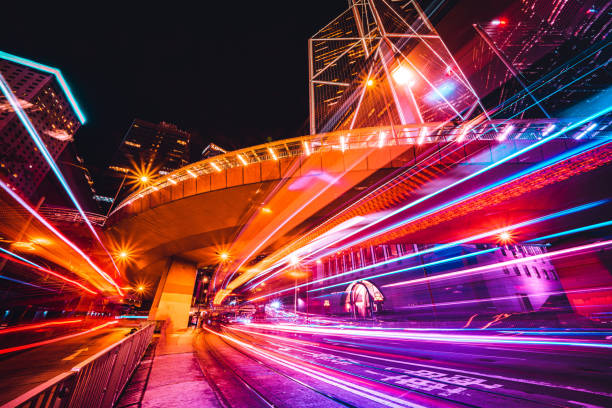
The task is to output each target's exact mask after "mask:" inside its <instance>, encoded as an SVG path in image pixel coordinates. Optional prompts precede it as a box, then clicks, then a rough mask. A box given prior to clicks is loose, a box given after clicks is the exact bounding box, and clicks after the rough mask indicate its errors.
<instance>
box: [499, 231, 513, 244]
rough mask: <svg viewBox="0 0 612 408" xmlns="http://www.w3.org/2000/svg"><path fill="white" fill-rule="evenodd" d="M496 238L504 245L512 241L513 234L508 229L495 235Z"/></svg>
mask: <svg viewBox="0 0 612 408" xmlns="http://www.w3.org/2000/svg"><path fill="white" fill-rule="evenodd" d="M497 240H498V241H499V242H501V243H502V244H503V245H506V244H508V243H510V242H512V241H513V236H512V233H511V232H510V231H502V232H500V233H499V235H498V236H497Z"/></svg>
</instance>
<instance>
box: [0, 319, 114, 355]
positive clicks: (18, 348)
mask: <svg viewBox="0 0 612 408" xmlns="http://www.w3.org/2000/svg"><path fill="white" fill-rule="evenodd" d="M117 323H119V321H118V320H113V321H110V322H106V323H104V324H101V325H99V326H96V327H93V328H91V329H88V330H85V331H82V332H78V333H74V334H68V335H66V336H60V337H55V338H53V339H49V340H43V341H38V342H36V343H30V344H24V345H22V346H15V347H9V348H5V349H1V350H0V355H2V354H7V353H13V352H15V351H21V350H28V349H31V348H34V347H40V346H44V345H46V344H51V343H57V342H58V341H62V340H67V339H71V338H73V337H77V336H82V335H84V334H88V333H92V332H94V331H96V330H100V329H102V328H104V327H108V326H112V325H115V324H117Z"/></svg>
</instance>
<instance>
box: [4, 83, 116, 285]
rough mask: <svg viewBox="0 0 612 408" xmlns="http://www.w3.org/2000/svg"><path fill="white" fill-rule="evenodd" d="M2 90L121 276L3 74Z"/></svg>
mask: <svg viewBox="0 0 612 408" xmlns="http://www.w3.org/2000/svg"><path fill="white" fill-rule="evenodd" d="M0 88H1V89H2V92H3V93H4V96H5V97H6V99H7V100H8V101H9V103H10V104H11V106H12V107H13V109H14V110H15V113H16V114H17V116H18V117H19V119H20V121H21V123H22V124H23V126H24V127H25V128H26V130H27V131H28V133H29V134H30V136H31V137H32V140H33V141H34V143H35V144H36V146H37V147H38V149H39V150H40V153H41V154H42V155H43V157H44V159H45V161H46V162H47V163H48V164H49V167H50V168H51V170H53V172H54V173H55V175H56V177H57V179H58V180H59V182H60V184H61V185H62V187H63V188H64V190H65V191H66V193H67V194H68V197H70V200H71V201H72V203H73V204H74V206H75V207H76V209H77V210H78V212H79V214H80V215H81V217H82V218H83V221H85V223H86V224H87V226H88V227H89V229H90V231H91V232H92V233H93V235H94V237H95V238H96V240H97V241H98V243H99V244H100V246H101V247H102V248H103V249H104V251H105V252H106V254H107V255H108V257H109V258H110V260H111V263H112V264H113V266H114V267H115V270H116V271H117V273H118V274H120V275H121V272H119V268H117V265H116V264H115V261H114V260H113V257H112V256H111V254H110V253H109V252H108V250H107V249H106V247H105V246H104V244H103V243H102V240H101V239H100V237H99V236H98V233H97V232H96V230H95V229H94V227H93V225H92V224H91V222H90V221H89V218H87V215H86V214H85V211H83V209H82V208H81V205H80V204H79V202H78V200H77V199H76V197H75V196H74V194H73V192H72V190H71V189H70V186H69V185H68V182H67V181H66V179H65V178H64V175H63V174H62V172H61V171H60V169H59V168H58V167H57V164H56V163H55V161H54V160H53V157H52V156H51V154H50V153H49V151H48V150H47V146H46V145H45V143H44V142H43V140H42V139H41V138H40V136H39V135H38V132H37V131H36V129H35V128H34V125H33V124H32V122H30V119H29V118H28V115H27V114H26V113H25V112H24V111H23V109H22V108H21V105H20V104H19V103H18V101H17V100H16V99H15V96H14V95H13V93H12V92H11V90H10V88H9V86H8V84H7V83H6V81H5V80H4V77H3V76H2V74H0ZM113 283H114V282H113ZM115 286H116V287H117V290H118V292H119V294H120V295H123V293H122V292H121V289H120V288H119V286H117V284H115Z"/></svg>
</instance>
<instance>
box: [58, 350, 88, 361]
mask: <svg viewBox="0 0 612 408" xmlns="http://www.w3.org/2000/svg"><path fill="white" fill-rule="evenodd" d="M87 350H89V348H87V347H81V348H80V349H78V350H77V351H75V352H74V353H72V354H71V355H69V356H68V357H64V358H62V360H63V361H70V360H74V358H75V357H76V356H78V355H79V354H81V353H82V352H84V351H87Z"/></svg>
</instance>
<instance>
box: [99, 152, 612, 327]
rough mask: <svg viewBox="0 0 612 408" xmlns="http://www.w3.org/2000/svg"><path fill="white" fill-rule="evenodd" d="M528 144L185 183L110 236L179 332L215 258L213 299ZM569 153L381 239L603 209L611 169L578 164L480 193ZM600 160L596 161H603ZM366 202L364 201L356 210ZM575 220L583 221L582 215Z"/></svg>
mask: <svg viewBox="0 0 612 408" xmlns="http://www.w3.org/2000/svg"><path fill="white" fill-rule="evenodd" d="M530 143H533V141H508V142H506V143H504V144H499V143H497V142H495V141H474V142H471V143H470V144H466V145H463V146H461V147H460V148H459V149H457V148H453V150H452V151H449V146H450V144H430V145H424V146H422V147H421V146H414V145H411V146H389V147H385V148H381V149H363V150H361V151H360V150H351V151H345V152H342V151H339V150H338V151H328V152H323V153H318V154H312V155H310V156H298V157H295V158H290V159H280V160H277V161H270V162H261V163H256V164H250V165H249V166H242V167H235V168H231V169H227V170H224V171H221V172H219V173H214V174H209V175H206V176H199V177H197V178H193V179H187V180H183V181H181V182H179V183H178V184H177V185H175V186H172V190H171V191H159V192H157V193H156V194H151V195H149V196H144V197H142V198H141V199H139V200H136V201H135V202H133V203H132V204H131V205H130V206H128V207H124V208H123V209H122V211H121V212H120V213H118V214H115V216H114V218H113V219H111V227H110V228H109V229H108V230H107V236H108V237H109V239H110V240H111V241H112V242H113V243H114V244H115V245H118V246H121V247H123V248H128V250H129V251H130V252H131V254H132V260H131V262H129V263H127V264H126V271H127V273H128V275H129V276H130V278H131V280H132V281H146V282H149V283H150V284H151V285H153V284H154V283H155V282H159V286H158V290H157V292H158V293H157V295H156V296H155V299H154V300H155V301H154V305H153V309H152V312H151V313H152V314H155V315H156V316H161V315H162V314H163V313H166V314H167V311H166V312H164V311H162V309H164V308H168V307H170V306H169V305H170V304H174V305H178V304H179V303H181V302H182V304H183V307H182V308H178V309H180V310H181V311H180V313H179V312H176V313H178V314H179V315H180V317H177V318H176V319H174V320H175V321H174V325H175V326H179V327H180V326H184V325H186V323H187V316H188V311H189V307H188V306H187V307H184V305H186V304H189V303H190V301H191V295H192V292H193V283H194V279H195V271H196V266H198V265H199V266H203V265H216V264H219V263H220V261H219V254H220V253H222V252H227V253H228V254H230V259H229V260H228V261H227V263H226V264H227V265H226V266H231V267H227V268H220V269H219V271H220V273H218V274H217V276H215V281H214V285H215V287H216V289H218V288H219V287H220V286H221V285H222V284H227V282H228V281H229V280H231V279H236V280H235V281H234V284H233V285H234V287H238V286H239V285H240V283H242V282H244V281H245V280H246V279H247V277H249V276H251V275H252V274H253V273H256V272H253V271H252V270H250V268H252V267H253V265H254V263H249V262H246V263H245V262H243V261H250V260H253V259H255V258H256V257H257V256H258V255H265V256H268V257H269V258H270V259H273V258H274V256H270V255H274V254H275V253H277V252H279V251H281V252H282V248H284V247H286V246H287V245H288V244H290V243H292V242H293V241H295V240H296V239H297V238H299V237H301V236H303V235H304V234H307V233H308V232H309V231H311V230H312V229H313V228H314V227H316V226H318V225H321V224H322V223H323V222H325V221H326V220H329V219H330V218H332V217H333V216H335V215H337V214H339V212H340V211H341V210H342V209H343V208H346V207H348V206H349V205H350V204H351V203H354V205H353V206H352V207H351V208H352V209H353V210H355V209H357V210H359V211H362V212H366V213H369V214H373V213H376V212H384V211H387V210H390V209H393V208H397V207H399V206H401V205H402V204H405V203H407V202H411V201H413V200H415V199H417V198H419V197H422V196H424V195H427V194H429V193H431V192H432V191H435V190H436V189H439V188H441V187H443V186H445V185H448V184H450V183H452V182H453V181H455V180H458V179H460V178H462V177H465V175H468V174H472V173H474V172H476V171H478V170H481V169H483V168H485V167H486V166H488V165H490V164H491V163H494V162H496V161H497V160H499V159H500V158H502V157H506V156H507V155H509V154H511V153H512V152H514V151H516V150H518V149H520V148H522V147H524V146H527V145H528V144H530ZM577 145H578V143H577V142H573V141H571V140H554V141H551V142H549V143H547V144H545V145H543V146H541V147H538V148H536V149H534V150H533V151H531V152H530V153H528V154H525V155H521V156H519V157H518V158H515V159H513V160H510V161H508V162H506V163H504V164H502V165H500V166H497V167H496V168H494V169H492V170H490V171H488V172H487V173H486V174H483V175H482V176H478V177H476V178H474V179H472V180H470V181H469V182H466V183H464V184H463V186H462V189H461V192H462V194H464V193H466V192H473V191H476V190H478V189H482V188H485V189H484V190H483V192H482V194H478V195H477V196H476V197H475V198H474V199H470V200H462V201H460V202H458V203H457V204H454V205H452V206H450V207H449V208H447V209H445V210H444V211H442V212H440V213H439V214H438V213H436V214H435V216H434V217H433V218H432V217H428V222H427V223H423V222H415V223H413V224H410V227H405V228H401V229H397V230H394V231H393V233H392V234H386V235H385V237H384V238H383V239H384V240H386V241H387V242H389V241H392V240H399V239H401V240H404V241H405V240H409V241H411V242H414V243H444V242H449V241H451V240H454V239H457V238H458V237H462V236H466V235H469V234H472V233H477V232H481V231H483V230H490V229H493V228H498V227H501V226H504V225H510V224H513V223H516V222H520V221H522V220H525V219H528V218H534V217H538V216H540V215H542V214H546V213H549V212H553V211H558V210H561V209H563V208H567V206H568V205H570V204H571V203H573V202H576V203H578V202H580V203H582V202H585V201H589V200H597V199H602V198H606V197H607V195H609V192H605V191H601V190H599V191H597V189H595V188H593V187H589V186H596V185H598V183H592V182H589V180H590V178H592V177H596V178H600V177H609V176H610V175H611V174H610V166H599V165H595V166H591V167H589V166H586V167H585V169H584V171H580V170H579V167H580V163H565V167H555V168H551V169H548V168H545V169H544V170H540V171H539V172H537V173H535V174H537V177H535V176H534V178H533V179H529V178H522V179H521V180H520V182H516V183H515V184H513V185H511V187H512V188H511V189H508V188H507V186H505V187H504V189H500V188H488V189H487V188H486V186H488V185H489V184H491V183H493V182H496V181H498V180H501V179H504V178H505V177H507V176H508V175H510V174H516V173H517V172H520V171H523V170H526V169H529V168H530V167H531V166H533V165H534V164H535V163H542V162H543V161H544V160H547V159H550V158H551V157H555V156H556V155H558V154H560V153H563V152H566V151H568V150H570V149H572V148H574V147H575V146H577ZM608 153H609V152H608V151H607V150H606V151H604V152H603V153H602V152H600V154H604V156H605V155H606V154H608ZM600 162H601V160H600ZM416 163H419V165H418V166H415V164H416ZM589 163H590V162H589ZM546 169H548V170H546ZM542 171H549V173H543V172H542ZM564 174H567V175H570V174H571V175H575V177H574V180H582V182H580V183H573V184H572V189H571V190H570V189H569V187H568V185H567V184H566V183H565V182H564V181H565V180H566V179H567V177H564ZM576 177H577V178H576ZM392 178H393V179H394V180H396V181H397V180H401V182H400V183H399V184H398V183H396V184H394V185H393V186H392V187H391V188H389V189H386V190H378V191H377V192H376V193H372V191H373V187H375V186H377V185H379V184H381V183H383V182H385V181H386V180H390V179H392ZM576 186H577V187H576ZM365 194H369V195H368V196H367V198H366V199H361V198H362V197H363V196H364V195H365ZM457 197H458V193H457V192H456V191H453V189H450V190H449V191H448V192H445V193H444V194H440V195H439V196H436V197H435V199H432V200H428V201H427V202H426V203H423V204H421V205H418V206H415V207H414V208H411V209H410V210H409V211H407V212H403V213H401V214H398V215H397V216H396V217H393V218H390V219H389V220H388V221H389V222H388V224H389V225H390V224H392V223H393V222H396V221H398V220H400V219H402V218H406V217H410V216H414V215H417V214H419V212H421V211H425V210H427V209H431V208H434V207H436V206H438V205H442V204H444V203H447V202H449V201H450V200H453V199H456V198H457ZM358 200H361V201H358ZM568 203H569V204H568ZM359 211H356V212H355V214H357V213H359ZM349 213H350V212H349ZM436 217H437V218H436ZM580 217H585V218H588V217H589V214H588V212H587V213H584V214H582V215H580ZM329 225H330V226H333V225H334V224H333V222H332V223H330V224H329ZM565 225H567V223H565ZM533 228H537V229H539V230H540V231H545V230H547V229H551V228H554V221H553V222H550V223H548V224H545V223H541V224H538V225H537V226H535V227H533ZM489 239H494V238H489ZM485 241H486V239H485ZM264 262H265V260H264ZM179 265H180V266H179ZM187 265H189V266H187ZM264 265H265V264H264ZM187 269H190V272H189V273H187V272H185V270H187ZM230 287H231V286H230ZM162 288H163V289H162ZM177 307H178V306H177ZM178 309H176V310H178ZM177 316H178V315H177Z"/></svg>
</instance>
